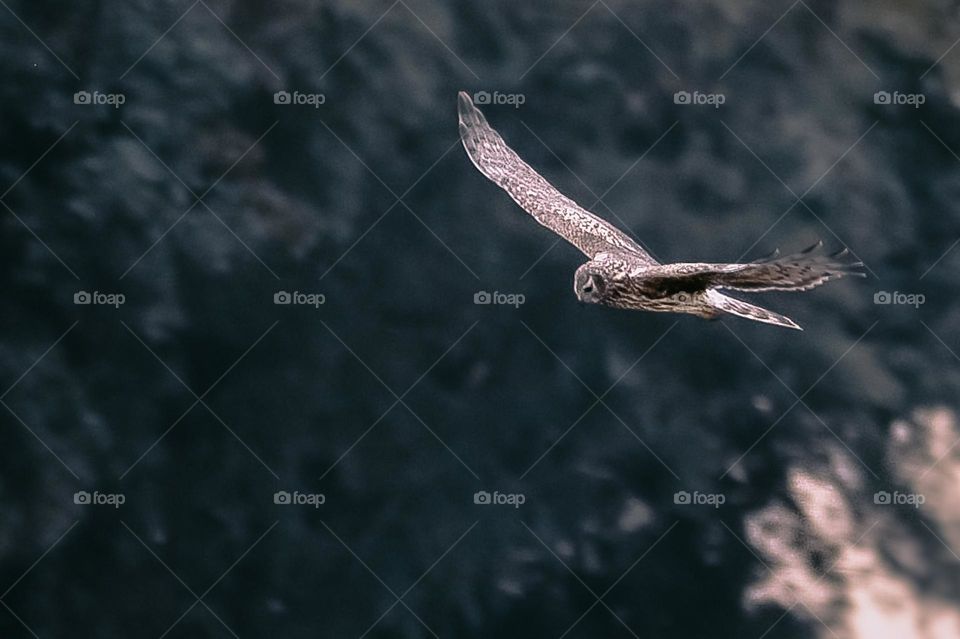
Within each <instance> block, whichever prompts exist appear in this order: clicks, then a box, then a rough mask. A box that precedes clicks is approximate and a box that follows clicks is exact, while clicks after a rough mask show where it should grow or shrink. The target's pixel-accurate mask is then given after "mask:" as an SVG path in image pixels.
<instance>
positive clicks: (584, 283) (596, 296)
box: [573, 262, 611, 304]
mask: <svg viewBox="0 0 960 639" xmlns="http://www.w3.org/2000/svg"><path fill="white" fill-rule="evenodd" d="M605 270H606V269H604V268H603V267H602V266H601V265H599V264H597V263H595V262H587V263H586V264H584V265H582V266H581V267H580V268H578V269H577V272H576V274H575V275H574V277H573V292H574V293H576V294H577V299H578V300H580V301H581V302H587V303H588V304H602V303H603V302H604V300H605V299H607V296H608V294H609V289H610V283H611V282H610V278H609V276H608V275H607V274H606V273H605Z"/></svg>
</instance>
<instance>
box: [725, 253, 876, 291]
mask: <svg viewBox="0 0 960 639" xmlns="http://www.w3.org/2000/svg"><path fill="white" fill-rule="evenodd" d="M822 246H823V242H817V243H816V244H814V245H813V246H811V247H810V248H808V249H806V250H805V251H802V252H800V253H796V254H794V255H786V256H784V257H780V253H779V251H775V252H774V253H773V254H772V255H769V256H767V257H765V258H762V259H759V260H756V261H754V262H750V263H749V264H740V265H737V268H736V269H734V270H730V271H727V272H720V273H717V274H715V275H714V276H713V278H712V280H713V281H712V282H711V283H712V284H713V285H714V286H720V287H723V288H729V289H732V290H737V291H753V292H758V291H806V290H809V289H811V288H814V287H817V286H820V285H821V284H824V283H826V282H829V281H831V280H835V279H839V278H841V277H844V276H846V275H852V276H857V277H865V274H864V273H863V272H862V271H860V270H859V269H860V267H862V266H863V263H862V262H851V261H849V258H848V257H847V256H848V255H849V251H848V250H847V249H843V250H842V251H839V252H837V253H833V254H832V255H827V254H823V253H820V252H819V249H820V248H821V247H822Z"/></svg>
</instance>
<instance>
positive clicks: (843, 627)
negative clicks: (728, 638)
mask: <svg viewBox="0 0 960 639" xmlns="http://www.w3.org/2000/svg"><path fill="white" fill-rule="evenodd" d="M958 442H960V428H958V425H957V416H956V414H955V413H954V412H953V411H951V410H948V409H945V408H934V409H924V410H918V411H916V412H915V413H914V414H913V415H912V416H911V419H909V420H900V421H897V422H895V423H894V424H893V425H892V426H891V428H890V435H889V439H888V442H887V463H888V464H889V468H890V470H891V471H892V474H893V476H894V478H895V479H896V481H897V482H898V484H899V485H898V486H897V487H896V488H898V489H900V490H901V491H910V492H911V493H913V494H920V495H923V496H924V497H925V501H924V503H923V505H922V506H921V507H920V508H921V510H920V511H919V512H918V513H916V514H911V513H910V507H909V506H906V507H903V506H899V507H898V506H894V505H890V504H882V503H880V504H878V503H875V500H874V499H873V496H872V494H868V493H869V492H870V491H869V490H868V489H865V488H863V480H862V472H861V468H862V467H860V466H859V462H857V461H856V460H855V459H853V458H852V457H851V456H850V454H849V453H848V452H847V451H846V450H845V449H843V448H842V447H841V445H840V444H837V445H836V446H835V447H834V448H833V449H831V450H830V451H828V455H827V459H828V460H829V463H828V468H827V469H820V468H818V469H816V470H806V469H803V470H802V469H799V468H792V469H791V470H790V471H789V472H788V474H787V485H788V489H789V492H790V495H791V497H792V501H793V504H792V505H787V504H784V503H775V504H771V505H769V506H767V507H765V508H763V509H761V510H759V511H757V512H755V513H753V514H752V515H750V516H748V517H747V520H746V522H745V528H746V534H747V542H748V543H749V544H750V545H751V547H752V548H753V550H754V551H755V552H756V553H757V555H758V557H760V559H761V560H762V561H763V562H764V563H765V564H766V566H767V567H768V568H769V570H767V571H764V573H763V574H760V575H759V576H758V578H757V581H756V582H755V583H754V584H753V585H752V586H750V587H749V588H748V589H747V592H746V596H745V602H744V605H745V607H746V608H747V609H748V610H755V609H757V608H758V607H761V606H765V605H770V604H774V605H777V606H779V607H781V608H783V609H785V610H789V614H791V615H794V616H796V617H797V618H800V619H805V620H807V621H809V622H810V624H811V627H812V628H814V630H815V632H816V635H817V636H818V637H824V638H826V637H851V638H855V639H860V638H862V639H885V638H890V639H956V638H957V637H960V610H958V609H957V606H956V590H955V588H951V586H950V584H953V585H954V586H955V585H956V581H957V573H958V570H957V569H958V568H960V559H957V558H956V556H955V554H954V553H957V552H958V551H960V443H958ZM876 470H877V471H878V472H879V471H880V470H881V469H876ZM893 488H894V487H891V489H893ZM917 515H919V517H921V518H922V519H921V521H923V522H924V524H925V525H927V526H929V528H930V532H929V533H927V532H925V531H924V525H923V524H919V525H918V523H917V521H916V518H917ZM918 530H919V532H918ZM938 537H939V539H940V540H942V543H941V541H940V540H938V539H937V538H938ZM945 546H946V547H945ZM944 584H946V585H944Z"/></svg>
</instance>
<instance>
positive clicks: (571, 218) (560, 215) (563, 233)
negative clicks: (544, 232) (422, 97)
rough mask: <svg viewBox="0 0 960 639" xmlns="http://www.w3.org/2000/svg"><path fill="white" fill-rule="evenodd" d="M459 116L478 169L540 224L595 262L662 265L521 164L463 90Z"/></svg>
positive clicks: (463, 139) (471, 155) (521, 161)
mask: <svg viewBox="0 0 960 639" xmlns="http://www.w3.org/2000/svg"><path fill="white" fill-rule="evenodd" d="M457 111H458V113H459V116H460V139H461V140H462V141H463V148H465V149H466V150H467V155H469V156H470V160H471V161H472V162H473V164H474V166H476V167H477V168H478V169H479V170H480V172H481V173H483V174H484V175H485V176H487V177H488V178H489V179H490V180H491V181H492V182H493V183H494V184H496V185H497V186H499V187H500V188H502V189H503V190H504V191H506V192H507V194H509V195H510V197H512V198H513V200H514V201H515V202H516V203H517V204H519V205H520V206H521V208H523V210H525V211H526V212H527V213H529V214H530V215H532V216H533V217H534V218H535V219H536V220H537V222H539V223H540V224H542V225H543V226H545V227H547V228H548V229H550V230H551V231H553V232H554V233H556V234H558V235H559V236H560V237H562V238H563V239H565V240H567V241H568V242H570V243H571V244H573V245H574V246H576V247H577V248H578V249H580V250H581V251H583V252H584V253H585V254H586V255H587V256H588V257H590V258H593V257H595V256H596V255H597V254H598V253H602V252H605V251H607V252H610V251H613V252H625V253H628V254H630V256H631V257H633V258H635V259H637V260H638V261H640V262H642V263H645V264H649V265H656V264H657V261H656V260H654V259H653V258H652V257H650V255H649V254H648V253H647V252H646V251H645V250H644V249H643V248H642V247H641V246H640V245H639V244H637V243H636V242H634V241H633V240H632V239H630V236H628V235H627V234H626V233H624V232H623V231H621V230H619V229H617V228H616V227H614V226H613V225H611V224H609V223H607V222H605V221H603V220H601V219H600V218H599V217H597V216H596V215H594V214H593V213H590V212H589V211H587V210H585V209H583V208H582V207H580V206H578V205H577V203H576V202H574V201H573V200H571V199H570V198H568V197H566V196H565V195H563V194H562V193H560V191H558V190H557V189H555V188H554V187H553V186H552V185H551V184H550V183H549V182H547V180H546V179H544V177H543V176H542V175H540V174H539V173H537V172H536V171H534V170H533V169H532V168H531V167H530V165H529V164H527V163H526V162H524V161H523V160H521V159H520V157H519V156H518V155H517V154H516V153H515V152H514V151H513V149H511V148H510V147H509V146H507V143H506V142H504V141H503V138H502V137H500V134H499V133H497V132H496V131H494V130H493V129H492V128H491V127H490V125H489V124H488V123H487V119H486V118H485V117H484V116H483V113H481V112H480V110H479V109H478V108H477V107H475V106H474V105H473V100H471V99H470V96H469V95H467V94H466V93H465V92H463V91H461V92H460V93H459V95H458V96H457Z"/></svg>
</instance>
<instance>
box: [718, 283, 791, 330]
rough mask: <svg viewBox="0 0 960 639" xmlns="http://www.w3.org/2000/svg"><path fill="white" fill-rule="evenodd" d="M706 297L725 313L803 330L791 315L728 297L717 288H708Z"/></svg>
mask: <svg viewBox="0 0 960 639" xmlns="http://www.w3.org/2000/svg"><path fill="white" fill-rule="evenodd" d="M705 298H706V301H707V303H708V304H709V305H710V306H711V307H712V308H715V309H717V310H718V311H722V312H724V313H730V314H731V315H736V316H737V317H745V318H746V319H751V320H754V321H757V322H763V323H764V324H773V325H774V326H784V327H786V328H795V329H797V330H798V331H802V330H803V329H802V328H800V325H799V324H797V323H796V322H794V321H793V320H792V319H790V318H789V317H786V316H784V315H780V314H779V313H774V312H773V311H768V310H767V309H765V308H761V307H759V306H754V305H753V304H747V303H746V302H743V301H741V300H737V299H734V298H732V297H727V296H726V295H724V294H723V293H721V292H719V291H717V290H716V289H712V288H711V289H707V291H706V293H705Z"/></svg>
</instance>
